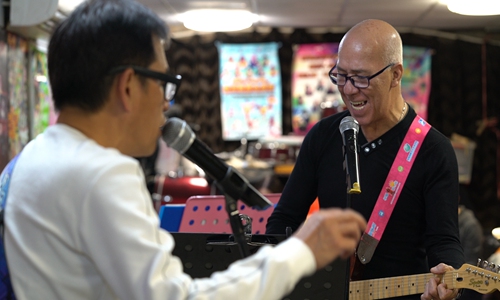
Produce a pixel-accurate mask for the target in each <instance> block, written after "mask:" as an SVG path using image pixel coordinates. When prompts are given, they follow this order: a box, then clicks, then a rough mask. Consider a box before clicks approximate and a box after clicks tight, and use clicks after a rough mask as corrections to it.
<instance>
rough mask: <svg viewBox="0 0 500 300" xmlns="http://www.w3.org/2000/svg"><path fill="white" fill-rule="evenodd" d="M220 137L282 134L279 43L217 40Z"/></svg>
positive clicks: (237, 138)
mask: <svg viewBox="0 0 500 300" xmlns="http://www.w3.org/2000/svg"><path fill="white" fill-rule="evenodd" d="M217 46H218V50H219V84H220V95H221V119H222V138H223V139H224V140H227V141H234V140H240V139H242V138H246V139H247V140H253V139H259V138H261V137H269V136H271V137H272V136H281V135H282V132H283V130H282V92H281V70H280V64H279V59H278V47H279V44H278V43H255V44H223V43H219V44H218V45H217Z"/></svg>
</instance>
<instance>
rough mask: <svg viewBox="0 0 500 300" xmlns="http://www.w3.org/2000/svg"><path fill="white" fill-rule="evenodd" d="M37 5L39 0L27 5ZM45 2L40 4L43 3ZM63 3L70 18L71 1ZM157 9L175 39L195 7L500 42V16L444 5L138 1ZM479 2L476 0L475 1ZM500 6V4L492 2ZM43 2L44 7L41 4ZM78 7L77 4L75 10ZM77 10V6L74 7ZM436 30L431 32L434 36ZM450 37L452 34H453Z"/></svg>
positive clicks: (281, 21) (289, 24) (360, 0)
mask: <svg viewBox="0 0 500 300" xmlns="http://www.w3.org/2000/svg"><path fill="white" fill-rule="evenodd" d="M25 1H33V0H25ZM37 1H40V0H37ZM50 1H59V2H58V3H59V11H60V12H63V13H64V14H66V13H67V11H64V9H63V8H64V7H65V6H64V5H65V3H66V2H69V3H71V2H72V1H81V0H43V2H50ZM137 1H139V2H141V3H143V4H145V5H146V6H148V7H150V8H151V9H153V10H154V11H155V12H156V13H157V14H158V15H159V16H160V17H162V18H163V19H164V20H165V21H166V22H167V24H169V27H170V30H171V32H172V36H173V38H183V37H189V36H192V35H193V32H192V31H190V30H188V29H186V28H185V27H184V26H183V25H182V23H181V22H180V20H179V18H178V14H181V13H184V12H186V11H187V10H190V9H194V8H234V9H247V10H250V11H251V12H252V13H254V14H257V15H259V16H260V18H259V21H258V22H257V23H256V24H254V26H253V27H252V28H250V29H248V30H254V29H256V30H266V29H269V28H271V27H277V28H283V29H291V28H309V29H310V30H313V29H314V30H316V31H331V32H345V31H346V30H347V29H348V28H350V27H351V26H353V25H354V24H356V23H357V22H359V21H362V20H364V19H369V18H376V19H382V20H385V21H387V22H389V23H390V24H392V25H393V26H395V27H396V28H397V29H398V30H400V32H408V31H413V32H415V33H425V32H427V33H429V34H436V32H437V33H439V34H441V33H443V32H452V33H453V34H455V35H456V34H460V35H461V36H462V35H463V34H466V35H467V36H474V38H477V37H480V38H484V37H486V38H488V39H489V40H491V41H495V42H498V43H500V15H496V16H474V17H473V16H463V15H458V14H455V13H452V12H450V11H448V9H447V7H446V4H444V3H441V1H444V0H213V1H211V0H137ZM470 1H474V0H470ZM490 1H500V0H490ZM37 3H41V2H37ZM74 5H76V4H73V6H74ZM70 6H71V5H70ZM60 17H61V14H59V13H57V14H56V15H55V16H53V17H52V18H51V19H49V20H47V21H46V22H44V23H42V24H39V25H37V26H31V27H24V28H23V27H21V28H15V27H11V28H9V29H10V30H11V31H14V32H18V33H19V34H21V35H24V36H26V37H31V38H42V39H46V38H48V35H49V33H50V31H51V30H52V28H53V26H54V25H55V24H57V23H58V22H60V20H61V19H60ZM429 31H431V32H429ZM447 34H448V33H447Z"/></svg>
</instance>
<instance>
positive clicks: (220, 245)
mask: <svg viewBox="0 0 500 300" xmlns="http://www.w3.org/2000/svg"><path fill="white" fill-rule="evenodd" d="M172 235H173V237H174V239H175V248H174V250H173V254H174V255H175V256H177V257H179V258H180V259H181V261H182V264H183V267H184V272H186V273H187V274H189V275H190V276H191V277H193V278H203V277H209V276H210V275H211V274H212V273H213V272H216V271H222V270H226V269H227V268H228V266H229V265H230V264H231V263H233V262H234V261H236V260H239V259H241V256H240V254H239V250H238V245H237V243H236V242H234V241H233V240H232V236H231V235H229V234H207V233H172ZM285 238H286V236H285V235H252V238H251V241H250V242H249V243H248V247H249V251H250V252H251V253H252V254H253V253H255V252H256V251H257V250H258V249H259V247H261V246H263V245H268V244H269V245H275V244H278V243H280V242H282V241H283V240H285ZM346 268H347V260H341V259H337V260H336V261H334V262H333V263H331V264H329V265H328V266H326V267H325V268H323V269H321V270H319V271H317V272H316V273H314V274H313V275H311V276H308V277H305V278H303V279H302V280H300V281H299V282H298V283H297V285H296V286H295V289H294V290H293V291H292V292H291V293H290V294H288V295H286V296H285V297H284V298H283V299H282V300H306V299H321V300H324V299H329V300H338V299H347V297H348V290H347V291H346V290H345V281H346V277H345V276H346V273H345V269H346ZM283 276H286V274H283Z"/></svg>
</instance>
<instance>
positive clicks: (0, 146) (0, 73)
mask: <svg viewBox="0 0 500 300" xmlns="http://www.w3.org/2000/svg"><path fill="white" fill-rule="evenodd" d="M6 35H7V33H6V32H5V31H0V169H1V170H3V168H4V167H5V166H6V165H7V163H8V162H9V160H10V153H9V149H10V147H9V110H10V106H9V72H8V59H7V49H8V47H7V36H6Z"/></svg>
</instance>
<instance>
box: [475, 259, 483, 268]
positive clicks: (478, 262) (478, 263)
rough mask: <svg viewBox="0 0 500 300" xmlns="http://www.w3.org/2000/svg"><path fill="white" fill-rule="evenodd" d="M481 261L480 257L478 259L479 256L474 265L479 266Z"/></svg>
mask: <svg viewBox="0 0 500 300" xmlns="http://www.w3.org/2000/svg"><path fill="white" fill-rule="evenodd" d="M481 261H482V259H480V258H478V259H477V264H476V267H480V266H481Z"/></svg>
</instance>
